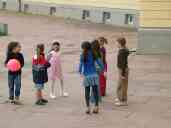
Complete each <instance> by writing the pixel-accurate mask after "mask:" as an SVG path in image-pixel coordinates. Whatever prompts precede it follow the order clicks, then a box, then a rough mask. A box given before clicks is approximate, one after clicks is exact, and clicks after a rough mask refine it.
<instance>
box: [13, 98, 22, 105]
mask: <svg viewBox="0 0 171 128" xmlns="http://www.w3.org/2000/svg"><path fill="white" fill-rule="evenodd" d="M14 104H15V105H22V103H21V102H20V98H19V97H15V100H14Z"/></svg>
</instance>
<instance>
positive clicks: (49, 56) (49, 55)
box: [47, 53, 52, 62]
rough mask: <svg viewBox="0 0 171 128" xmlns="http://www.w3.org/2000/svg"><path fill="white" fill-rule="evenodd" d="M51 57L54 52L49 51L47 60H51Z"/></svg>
mask: <svg viewBox="0 0 171 128" xmlns="http://www.w3.org/2000/svg"><path fill="white" fill-rule="evenodd" d="M51 57H52V54H51V53H49V54H48V55H47V61H48V62H49V61H50V59H51Z"/></svg>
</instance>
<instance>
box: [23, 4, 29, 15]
mask: <svg viewBox="0 0 171 128" xmlns="http://www.w3.org/2000/svg"><path fill="white" fill-rule="evenodd" d="M28 10H29V5H28V4H24V13H27V12H28Z"/></svg>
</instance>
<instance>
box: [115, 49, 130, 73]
mask: <svg viewBox="0 0 171 128" xmlns="http://www.w3.org/2000/svg"><path fill="white" fill-rule="evenodd" d="M128 56H129V50H128V49H127V48H123V49H120V50H119V52H118V57H117V67H118V68H119V69H121V70H122V76H125V73H126V69H127V68H128Z"/></svg>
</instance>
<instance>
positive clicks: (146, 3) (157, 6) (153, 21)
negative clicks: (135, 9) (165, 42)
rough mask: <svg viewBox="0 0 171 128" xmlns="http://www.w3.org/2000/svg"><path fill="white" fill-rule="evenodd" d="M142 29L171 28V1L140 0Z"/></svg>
mask: <svg viewBox="0 0 171 128" xmlns="http://www.w3.org/2000/svg"><path fill="white" fill-rule="evenodd" d="M139 7H140V25H141V27H171V0H139Z"/></svg>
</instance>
